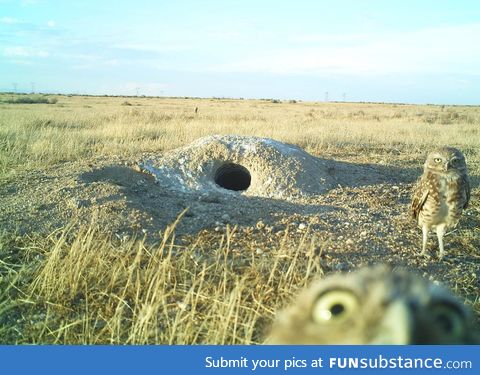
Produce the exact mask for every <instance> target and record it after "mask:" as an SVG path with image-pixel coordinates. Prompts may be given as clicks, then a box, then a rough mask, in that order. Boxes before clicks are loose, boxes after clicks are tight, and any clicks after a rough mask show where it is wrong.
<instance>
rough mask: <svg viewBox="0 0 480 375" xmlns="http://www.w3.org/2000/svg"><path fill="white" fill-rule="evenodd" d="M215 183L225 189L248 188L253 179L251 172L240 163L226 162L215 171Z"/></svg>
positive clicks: (237, 189) (238, 189)
mask: <svg viewBox="0 0 480 375" xmlns="http://www.w3.org/2000/svg"><path fill="white" fill-rule="evenodd" d="M214 178H215V183H216V184H217V185H218V186H221V187H222V188H224V189H228V190H235V191H242V190H247V189H248V187H249V186H250V182H251V181H252V177H251V176H250V172H249V171H248V169H247V168H245V167H244V166H243V165H240V164H234V163H225V164H223V165H222V166H220V167H219V168H218V169H217V170H216V171H215V176H214Z"/></svg>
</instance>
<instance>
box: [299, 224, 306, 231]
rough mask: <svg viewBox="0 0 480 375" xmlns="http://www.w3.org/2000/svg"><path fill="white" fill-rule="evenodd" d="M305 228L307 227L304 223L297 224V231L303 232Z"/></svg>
mask: <svg viewBox="0 0 480 375" xmlns="http://www.w3.org/2000/svg"><path fill="white" fill-rule="evenodd" d="M306 228H307V225H306V224H305V223H300V224H298V229H300V230H304V229H306Z"/></svg>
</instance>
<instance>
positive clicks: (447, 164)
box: [443, 162, 450, 172]
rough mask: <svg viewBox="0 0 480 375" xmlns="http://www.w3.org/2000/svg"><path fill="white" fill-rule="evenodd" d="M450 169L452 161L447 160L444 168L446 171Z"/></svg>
mask: <svg viewBox="0 0 480 375" xmlns="http://www.w3.org/2000/svg"><path fill="white" fill-rule="evenodd" d="M449 169H450V163H449V162H446V163H445V166H444V167H443V170H444V171H445V172H446V171H448V170H449Z"/></svg>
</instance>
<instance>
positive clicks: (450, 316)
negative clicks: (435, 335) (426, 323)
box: [431, 303, 465, 337]
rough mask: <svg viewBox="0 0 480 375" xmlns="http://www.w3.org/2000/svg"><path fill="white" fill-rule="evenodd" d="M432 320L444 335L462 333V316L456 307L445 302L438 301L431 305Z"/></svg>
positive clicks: (452, 335)
mask: <svg viewBox="0 0 480 375" xmlns="http://www.w3.org/2000/svg"><path fill="white" fill-rule="evenodd" d="M431 317H432V322H433V323H434V324H435V326H436V327H438V329H439V330H441V331H442V332H443V333H444V334H445V335H447V336H450V337H458V336H460V335H461V334H462V333H463V327H464V320H465V319H464V316H463V314H462V313H461V311H459V309H458V308H456V307H454V306H451V305H449V304H446V303H440V304H437V305H435V306H433V307H432V310H431Z"/></svg>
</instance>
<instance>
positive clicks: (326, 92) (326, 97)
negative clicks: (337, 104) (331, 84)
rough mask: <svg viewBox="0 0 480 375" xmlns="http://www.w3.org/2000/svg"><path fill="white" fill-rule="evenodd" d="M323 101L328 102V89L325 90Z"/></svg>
mask: <svg viewBox="0 0 480 375" xmlns="http://www.w3.org/2000/svg"><path fill="white" fill-rule="evenodd" d="M325 101H326V102H328V91H325Z"/></svg>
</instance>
